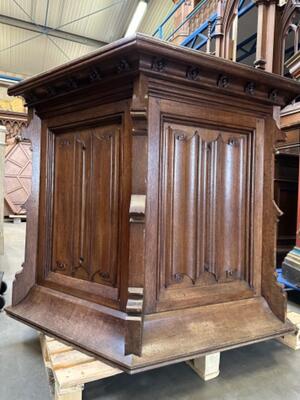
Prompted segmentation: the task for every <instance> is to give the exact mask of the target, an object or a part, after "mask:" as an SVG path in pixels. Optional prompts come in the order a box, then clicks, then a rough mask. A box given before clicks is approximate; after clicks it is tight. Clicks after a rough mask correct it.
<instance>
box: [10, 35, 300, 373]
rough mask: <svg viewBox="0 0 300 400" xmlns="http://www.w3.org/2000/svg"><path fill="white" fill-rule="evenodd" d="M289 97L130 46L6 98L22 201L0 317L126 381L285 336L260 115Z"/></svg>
mask: <svg viewBox="0 0 300 400" xmlns="http://www.w3.org/2000/svg"><path fill="white" fill-rule="evenodd" d="M194 69H196V70H197V74H193V73H191V70H194ZM221 78H222V79H225V78H226V79H225V80H226V82H228V85H226V86H222V85H220V79H221ZM250 87H251V90H249V88H250ZM299 90H300V84H299V83H296V82H293V81H291V80H288V79H285V78H282V77H279V76H275V75H272V74H269V73H266V72H264V71H258V70H254V69H252V68H248V67H246V66H244V65H237V64H234V63H231V62H228V61H226V60H223V59H220V58H215V57H213V56H209V55H205V54H201V53H199V52H196V51H193V50H188V49H184V48H180V47H176V46H174V45H170V44H167V43H164V42H162V41H159V40H155V39H152V38H149V37H147V36H144V35H140V34H138V35H136V36H134V37H132V38H129V39H125V40H121V41H119V42H116V43H113V44H110V45H108V46H105V47H103V48H101V49H100V50H99V51H97V52H94V53H91V54H89V55H87V56H85V57H82V58H81V59H78V60H75V61H72V62H70V63H68V64H66V65H63V66H61V67H59V68H56V69H54V70H52V71H50V72H48V73H44V74H41V75H38V76H36V77H33V78H31V79H28V80H25V81H23V82H21V83H19V84H18V85H16V86H14V87H13V88H10V89H9V93H10V94H12V95H22V96H23V97H24V98H25V100H26V102H27V104H28V106H29V109H30V113H31V115H32V117H31V123H30V126H29V128H28V132H30V139H31V141H32V144H33V182H32V187H33V191H32V195H31V197H30V200H29V202H28V228H27V230H28V232H27V233H28V234H27V238H26V255H25V263H24V266H23V269H22V271H21V272H20V273H19V274H18V275H17V276H16V280H15V282H14V287H13V304H12V306H11V307H8V308H7V309H6V311H7V313H8V314H9V315H10V316H12V317H13V318H16V319H18V320H20V321H22V322H24V323H26V324H29V325H30V326H33V327H35V328H37V329H39V330H41V331H44V332H46V333H47V334H49V335H52V336H54V337H57V338H59V339H60V340H62V341H65V342H67V343H71V344H72V345H74V346H76V347H77V348H79V349H81V350H83V351H86V352H87V353H91V354H93V355H96V356H97V357H100V358H101V359H104V360H106V361H107V362H109V363H111V364H113V365H116V366H118V367H120V368H122V369H124V370H125V371H127V372H129V373H133V372H139V371H142V370H146V369H150V368H155V367H158V366H161V365H166V364H169V363H174V362H179V361H181V360H186V359H189V358H193V357H195V356H199V355H204V354H207V353H209V352H213V351H221V350H226V349H229V348H233V347H236V346H242V345H246V344H249V343H254V342H256V341H261V340H266V339H270V338H273V337H276V336H280V335H282V334H284V333H287V332H292V331H293V330H294V327H293V325H292V324H290V323H289V322H288V321H286V320H285V317H286V297H285V294H284V292H283V290H282V288H281V287H280V286H279V285H278V284H277V282H276V275H275V269H274V267H275V264H274V262H275V259H274V245H275V233H276V224H277V219H278V208H277V207H276V204H275V203H274V200H273V175H274V146H275V145H276V143H277V142H278V141H282V140H283V135H282V134H281V132H280V131H279V129H278V128H277V126H276V123H275V121H274V119H273V111H274V108H275V107H278V106H284V105H285V104H286V103H287V102H289V101H290V100H292V99H293V98H294V97H295V96H297V95H298V94H299ZM274 93H276V96H274Z"/></svg>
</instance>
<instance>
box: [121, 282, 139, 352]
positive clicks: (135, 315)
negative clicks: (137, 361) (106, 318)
mask: <svg viewBox="0 0 300 400" xmlns="http://www.w3.org/2000/svg"><path fill="white" fill-rule="evenodd" d="M143 303H144V289H143V288H134V287H129V288H128V300H127V305H126V313H127V317H126V337H125V355H128V354H134V355H136V356H141V355H142V339H143Z"/></svg>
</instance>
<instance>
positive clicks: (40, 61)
mask: <svg viewBox="0 0 300 400" xmlns="http://www.w3.org/2000/svg"><path fill="white" fill-rule="evenodd" d="M138 2H139V0H88V1H87V0H86V1H79V0H0V14H1V15H4V16H9V17H12V18H17V19H19V20H22V21H26V22H30V23H33V24H38V25H46V26H47V27H50V28H55V29H59V30H61V31H65V32H69V33H72V34H76V35H80V36H83V37H88V38H92V39H95V40H99V41H103V42H108V43H109V42H112V41H114V40H117V39H119V38H121V37H123V36H124V34H125V32H126V29H127V27H128V25H129V22H130V20H131V18H132V15H133V13H134V11H135V8H136V6H137V4H138ZM172 6H173V2H172V0H150V2H149V5H148V9H147V12H146V15H145V17H144V19H143V21H142V23H141V26H140V29H139V31H141V32H144V33H148V34H152V33H153V32H154V31H155V29H156V28H157V26H158V25H159V23H160V22H161V21H162V20H163V19H164V18H165V16H166V15H167V14H168V12H169V11H170V9H171V8H172ZM91 50H95V47H94V46H87V45H83V44H80V43H76V42H72V41H70V40H65V39H60V38H57V37H51V36H47V35H45V34H43V33H37V32H32V31H28V30H25V29H21V28H17V27H12V26H9V25H5V24H3V23H0V70H3V71H7V72H8V73H9V72H11V73H16V74H22V75H26V76H28V75H29V76H30V75H33V74H36V73H39V72H42V71H45V70H47V69H49V68H52V67H54V66H57V65H60V64H62V63H64V62H66V61H68V60H70V59H74V58H76V57H79V56H81V55H83V54H86V53H87V52H89V51H91Z"/></svg>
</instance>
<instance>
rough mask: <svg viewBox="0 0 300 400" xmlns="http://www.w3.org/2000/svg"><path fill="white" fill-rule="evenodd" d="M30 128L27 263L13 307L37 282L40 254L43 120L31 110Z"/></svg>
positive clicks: (15, 290) (16, 286)
mask: <svg viewBox="0 0 300 400" xmlns="http://www.w3.org/2000/svg"><path fill="white" fill-rule="evenodd" d="M29 121H30V123H29V126H28V127H27V128H26V129H25V130H24V135H23V136H24V137H25V138H26V139H29V140H30V141H31V144H32V186H31V195H30V197H29V199H28V200H27V203H26V210H27V226H26V247H25V261H24V263H23V265H22V267H23V268H22V270H21V271H20V272H19V273H17V274H16V277H15V280H14V282H13V296H12V305H13V306H15V305H17V304H18V303H19V302H20V301H21V300H23V299H24V297H25V296H26V295H27V294H28V292H29V290H30V289H31V288H32V286H33V285H34V284H35V282H36V270H37V265H36V264H37V253H38V218H39V214H38V209H39V187H40V145H41V120H40V118H39V117H38V116H37V115H36V114H35V113H33V111H32V110H29Z"/></svg>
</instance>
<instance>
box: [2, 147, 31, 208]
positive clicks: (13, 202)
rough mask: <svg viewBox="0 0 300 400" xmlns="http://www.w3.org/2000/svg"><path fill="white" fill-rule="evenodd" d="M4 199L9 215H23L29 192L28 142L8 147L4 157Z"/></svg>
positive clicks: (29, 163)
mask: <svg viewBox="0 0 300 400" xmlns="http://www.w3.org/2000/svg"><path fill="white" fill-rule="evenodd" d="M4 168H5V176H4V199H5V201H6V203H7V204H8V206H9V209H10V210H9V211H10V213H13V214H24V213H25V212H26V210H25V203H26V201H27V200H28V197H29V196H30V192H31V175H32V150H31V143H30V142H29V141H21V142H17V143H14V144H13V145H11V146H9V147H8V149H7V152H6V155H5V166H4Z"/></svg>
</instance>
